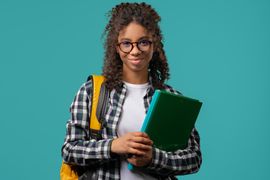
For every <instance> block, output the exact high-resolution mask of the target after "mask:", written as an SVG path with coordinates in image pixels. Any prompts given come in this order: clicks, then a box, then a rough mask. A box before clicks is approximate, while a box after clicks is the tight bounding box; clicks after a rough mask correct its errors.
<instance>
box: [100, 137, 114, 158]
mask: <svg viewBox="0 0 270 180" xmlns="http://www.w3.org/2000/svg"><path fill="white" fill-rule="evenodd" d="M99 144H100V146H99V148H101V149H102V151H100V152H101V154H100V156H101V158H102V159H111V158H112V154H111V145H112V139H104V140H100V141H99Z"/></svg>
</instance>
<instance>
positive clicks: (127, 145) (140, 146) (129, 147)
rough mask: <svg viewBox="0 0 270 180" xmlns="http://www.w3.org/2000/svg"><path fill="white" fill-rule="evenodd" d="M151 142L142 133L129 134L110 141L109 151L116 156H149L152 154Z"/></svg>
mask: <svg viewBox="0 0 270 180" xmlns="http://www.w3.org/2000/svg"><path fill="white" fill-rule="evenodd" d="M152 145H153V142H152V141H151V140H150V138H149V137H148V135H147V134H145V133H142V132H131V133H127V134H125V135H124V136H121V137H119V138H117V139H114V140H113V141H112V145H111V151H112V152H113V153H116V154H120V155H124V154H126V155H127V154H132V155H135V156H140V157H144V156H145V157H146V156H149V155H148V154H149V151H151V152H152Z"/></svg>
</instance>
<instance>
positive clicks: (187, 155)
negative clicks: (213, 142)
mask: <svg viewBox="0 0 270 180" xmlns="http://www.w3.org/2000/svg"><path fill="white" fill-rule="evenodd" d="M201 163H202V156H201V151H200V137H199V134H198V132H197V130H196V129H195V128H194V129H193V130H192V132H191V135H190V138H189V140H188V145H187V148H186V149H183V150H177V151H175V152H166V151H162V150H160V149H157V148H153V156H152V161H151V163H150V164H149V165H148V166H147V167H146V169H147V170H150V171H151V172H154V173H156V174H159V175H161V176H170V175H184V174H191V173H195V172H197V171H198V170H199V169H200V166H201Z"/></svg>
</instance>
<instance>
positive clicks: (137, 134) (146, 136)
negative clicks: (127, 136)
mask: <svg viewBox="0 0 270 180" xmlns="http://www.w3.org/2000/svg"><path fill="white" fill-rule="evenodd" d="M133 135H134V136H138V137H144V138H148V139H150V138H149V136H148V135H147V134H146V133H144V132H134V133H133Z"/></svg>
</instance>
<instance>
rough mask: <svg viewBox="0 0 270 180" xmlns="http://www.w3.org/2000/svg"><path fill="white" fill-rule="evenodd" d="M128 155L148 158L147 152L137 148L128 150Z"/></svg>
mask: <svg viewBox="0 0 270 180" xmlns="http://www.w3.org/2000/svg"><path fill="white" fill-rule="evenodd" d="M127 154H133V155H135V156H146V154H147V152H146V151H142V150H139V149H135V148H128V150H127Z"/></svg>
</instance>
